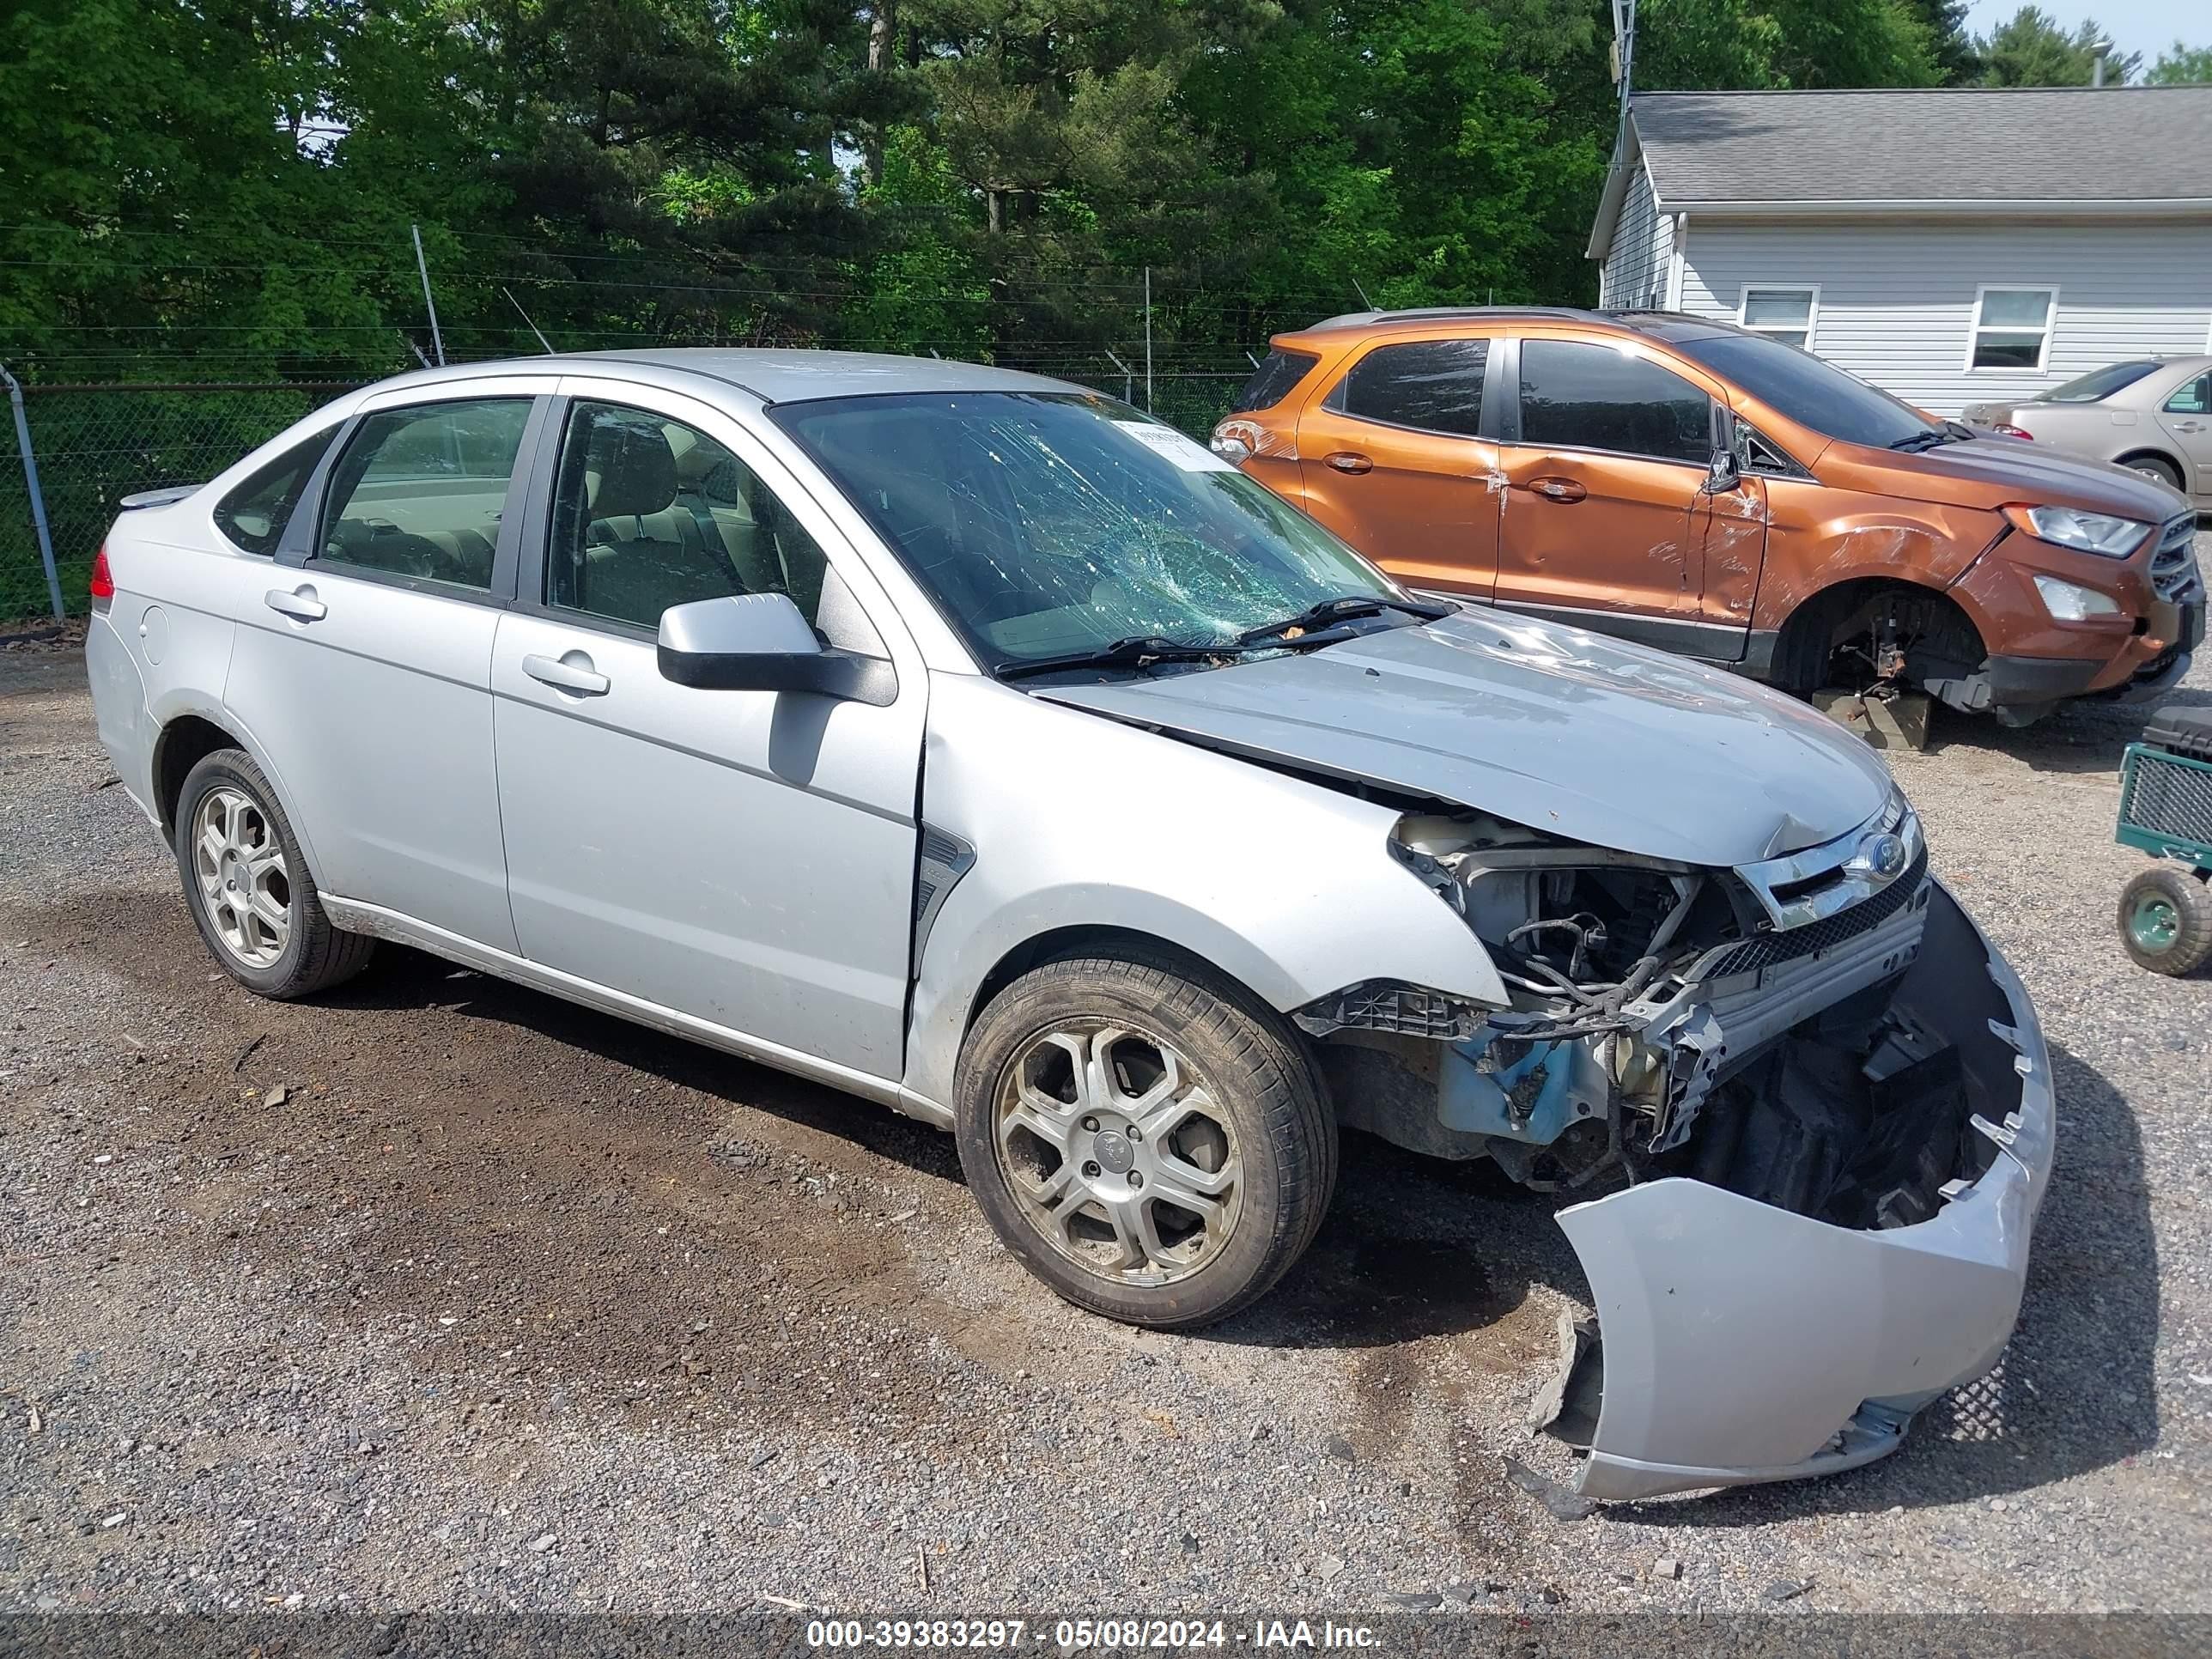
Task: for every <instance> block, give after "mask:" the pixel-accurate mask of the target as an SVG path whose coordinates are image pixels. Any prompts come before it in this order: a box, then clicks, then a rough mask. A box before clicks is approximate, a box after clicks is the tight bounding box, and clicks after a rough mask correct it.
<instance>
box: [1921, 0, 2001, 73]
mask: <svg viewBox="0 0 2212 1659" xmlns="http://www.w3.org/2000/svg"><path fill="white" fill-rule="evenodd" d="M1907 9H1909V10H1910V11H1911V14H1912V15H1913V18H1914V19H1915V21H1917V22H1918V23H1919V25H1920V28H1921V32H1922V33H1923V35H1924V36H1925V37H1926V39H1927V41H1928V51H1929V57H1930V58H1933V59H1934V60H1935V64H1936V79H1937V81H1938V82H1940V83H1941V84H1942V85H1944V86H1947V87H1962V86H1965V85H1966V84H1967V83H1969V82H1972V81H1974V80H1975V79H1977V78H1978V76H1980V75H1981V72H1982V59H1981V54H1980V53H1979V52H1976V51H1975V49H1974V37H1973V35H1972V33H1969V32H1968V30H1967V28H1966V9H1967V8H1966V0H1910V4H1909V6H1908V8H1907Z"/></svg>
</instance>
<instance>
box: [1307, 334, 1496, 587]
mask: <svg viewBox="0 0 2212 1659" xmlns="http://www.w3.org/2000/svg"><path fill="white" fill-rule="evenodd" d="M1491 351H1492V342H1491V341H1490V340H1488V339H1486V338H1483V337H1468V338H1462V339H1430V340H1405V341H1396V342H1385V343H1380V344H1376V345H1370V346H1369V347H1368V348H1367V349H1365V350H1364V352H1362V353H1361V354H1360V355H1359V356H1357V357H1355V358H1353V359H1352V362H1351V363H1350V365H1349V366H1348V367H1347V368H1346V369H1345V371H1344V373H1343V375H1342V377H1341V378H1340V379H1339V380H1338V381H1337V383H1336V384H1335V386H1333V387H1331V388H1330V390H1329V392H1328V395H1327V396H1326V397H1325V398H1322V401H1321V402H1320V403H1318V404H1314V405H1313V406H1312V407H1310V408H1309V409H1308V410H1306V412H1305V414H1304V416H1302V417H1301V418H1300V420H1299V422H1298V456H1299V461H1298V467H1299V472H1300V475H1301V477H1302V479H1303V482H1304V485H1305V497H1306V499H1305V507H1306V511H1307V512H1309V513H1312V514H1313V516H1314V517H1315V518H1316V519H1319V520H1321V521H1322V523H1323V524H1325V525H1327V526H1328V527H1329V528H1330V529H1331V530H1334V531H1335V532H1336V533H1337V534H1338V535H1340V536H1341V537H1343V538H1345V540H1346V541H1348V542H1350V543H1351V544H1352V545H1353V546H1354V547H1356V548H1358V550H1360V551H1361V552H1362V553H1364V554H1365V555H1366V556H1368V557H1369V558H1370V559H1372V560H1374V561H1375V562H1376V563H1377V564H1379V565H1381V566H1382V567H1383V568H1384V569H1385V570H1387V571H1389V573H1390V574H1392V575H1394V576H1395V577H1397V578H1398V579H1399V580H1401V581H1403V582H1406V583H1407V584H1408V585H1410V586H1414V587H1425V588H1433V589H1439V590H1443V591H1446V592H1455V593H1468V594H1473V595H1474V596H1476V597H1478V598H1487V597H1488V596H1489V593H1490V591H1491V585H1492V580H1494V578H1495V577H1496V574H1497V570H1498V490H1499V488H1500V485H1501V483H1502V477H1501V475H1500V473H1499V471H1498V446H1497V444H1496V443H1495V442H1493V441H1492V440H1491V439H1489V438H1487V437H1486V436H1485V435H1484V431H1485V428H1484V426H1483V409H1484V400H1485V398H1486V395H1492V394H1491V393H1490V387H1491V380H1490V377H1489V374H1488V368H1489V362H1490V357H1491Z"/></svg>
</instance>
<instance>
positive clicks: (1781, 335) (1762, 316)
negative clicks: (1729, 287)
mask: <svg viewBox="0 0 2212 1659" xmlns="http://www.w3.org/2000/svg"><path fill="white" fill-rule="evenodd" d="M1819 303H1820V290H1819V289H1813V288H1747V289H1744V291H1743V306H1742V309H1741V313H1739V315H1738V317H1737V319H1736V320H1737V321H1739V322H1741V324H1742V325H1744V326H1745V327H1746V328H1747V329H1749V330H1751V331H1752V332H1753V333H1754V334H1764V335H1765V336H1766V337H1767V338H1768V339H1770V340H1779V341H1781V342H1782V343H1783V344H1784V345H1794V346H1797V347H1800V348H1802V349H1804V350H1807V351H1810V350H1811V349H1813V313H1814V310H1815V309H1816V308H1817V307H1818V306H1819Z"/></svg>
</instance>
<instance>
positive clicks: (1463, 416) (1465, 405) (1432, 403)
mask: <svg viewBox="0 0 2212 1659" xmlns="http://www.w3.org/2000/svg"><path fill="white" fill-rule="evenodd" d="M1489 358H1490V342H1489V341H1487V340H1415V341H1411V342H1409V343H1406V344H1404V345H1385V346H1377V347H1376V348H1375V349H1374V350H1372V351H1370V352H1369V353H1368V354H1367V355H1366V356H1364V357H1362V358H1361V359H1360V360H1359V361H1358V362H1356V363H1354V364H1353V365H1352V368H1351V371H1350V373H1348V374H1346V375H1345V377H1344V379H1343V380H1340V381H1338V382H1337V385H1336V389H1335V390H1334V391H1333V392H1330V393H1329V395H1328V407H1329V408H1331V409H1334V410H1339V411H1340V412H1341V413H1343V414H1346V415H1349V416H1352V418H1353V419H1354V420H1361V421H1380V422H1383V424H1384V425H1386V426H1409V427H1413V428H1416V429H1418V430H1419V431H1422V432H1442V433H1446V434H1449V435H1451V436H1453V437H1459V438H1472V437H1474V436H1475V435H1477V434H1478V433H1479V432H1480V430H1481V426H1482V372H1483V368H1484V365H1485V364H1486V363H1487V362H1489Z"/></svg>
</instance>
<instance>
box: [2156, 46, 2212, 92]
mask: <svg viewBox="0 0 2212 1659" xmlns="http://www.w3.org/2000/svg"><path fill="white" fill-rule="evenodd" d="M2143 79H2144V80H2145V81H2146V82H2148V83H2149V84H2150V85H2152V86H2154V87H2201V86H2205V85H2208V84H2212V46H2185V45H2184V44H2183V43H2182V42H2181V41H2179V40H2177V41H2175V42H2174V43H2173V44H2172V46H2168V47H2167V48H2166V50H2165V51H2164V52H2160V53H2159V55H2158V61H2157V62H2156V63H2154V64H2152V65H2151V66H2150V72H2149V73H2148V75H2146V76H2143Z"/></svg>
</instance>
